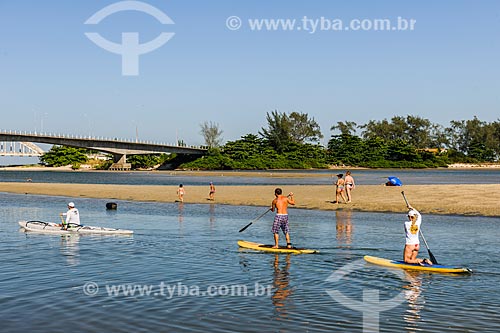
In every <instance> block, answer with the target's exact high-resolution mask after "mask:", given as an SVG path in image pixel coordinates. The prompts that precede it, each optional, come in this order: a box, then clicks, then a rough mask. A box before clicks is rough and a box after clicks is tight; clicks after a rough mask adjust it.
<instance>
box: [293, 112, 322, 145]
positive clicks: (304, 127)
mask: <svg viewBox="0 0 500 333" xmlns="http://www.w3.org/2000/svg"><path fill="white" fill-rule="evenodd" d="M288 120H289V122H290V131H291V133H290V136H291V139H292V141H293V142H295V143H305V142H307V141H309V142H318V141H319V140H320V139H322V138H323V134H321V129H320V127H319V125H318V123H317V122H316V120H314V118H311V119H309V115H308V114H307V113H298V112H292V113H290V115H289V116H288Z"/></svg>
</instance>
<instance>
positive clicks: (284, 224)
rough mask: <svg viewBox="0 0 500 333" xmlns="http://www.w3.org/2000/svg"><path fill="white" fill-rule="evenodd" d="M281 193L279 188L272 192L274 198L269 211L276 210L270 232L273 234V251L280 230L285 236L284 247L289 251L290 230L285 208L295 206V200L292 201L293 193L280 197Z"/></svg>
mask: <svg viewBox="0 0 500 333" xmlns="http://www.w3.org/2000/svg"><path fill="white" fill-rule="evenodd" d="M282 193H283V191H282V190H281V189H280V188H277V189H275V190H274V195H275V196H276V198H275V199H274V200H273V202H272V204H271V211H273V212H274V209H276V215H275V217H274V222H273V227H272V229H271V231H272V232H273V234H274V246H273V249H277V248H278V247H279V246H278V240H279V231H280V228H281V230H282V231H283V233H284V234H285V238H286V247H287V248H289V249H291V248H292V243H291V242H290V233H289V232H290V229H289V227H288V212H287V207H288V204H290V205H295V200H294V199H293V193H292V192H290V193H289V194H288V196H286V197H285V196H284V195H282Z"/></svg>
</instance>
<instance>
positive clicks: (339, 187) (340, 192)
mask: <svg viewBox="0 0 500 333" xmlns="http://www.w3.org/2000/svg"><path fill="white" fill-rule="evenodd" d="M342 177H344V175H343V174H341V173H339V174H338V175H337V181H336V182H335V203H336V204H338V203H339V201H340V197H342V199H343V200H344V203H347V199H346V197H345V194H344V187H345V181H344V179H343V178H342Z"/></svg>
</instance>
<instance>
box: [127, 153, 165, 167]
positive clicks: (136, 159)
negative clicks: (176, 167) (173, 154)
mask: <svg viewBox="0 0 500 333" xmlns="http://www.w3.org/2000/svg"><path fill="white" fill-rule="evenodd" d="M169 158H170V156H169V155H167V154H140V155H129V156H127V162H128V163H130V164H132V168H133V169H141V168H153V167H155V166H157V165H159V164H162V163H163V162H164V161H166V160H168V159H169Z"/></svg>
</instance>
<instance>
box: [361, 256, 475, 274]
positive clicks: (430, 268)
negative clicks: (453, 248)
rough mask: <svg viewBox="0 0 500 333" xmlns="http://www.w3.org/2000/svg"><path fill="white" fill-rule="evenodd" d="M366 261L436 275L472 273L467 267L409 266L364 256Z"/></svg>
mask: <svg viewBox="0 0 500 333" xmlns="http://www.w3.org/2000/svg"><path fill="white" fill-rule="evenodd" d="M364 259H365V261H367V262H369V263H371V264H375V265H380V266H386V267H396V268H402V269H415V270H419V271H427V272H435V273H472V271H471V270H470V269H469V268H466V267H456V266H446V265H427V264H424V265H423V266H422V265H419V264H407V263H405V262H404V261H399V260H389V259H384V258H378V257H372V256H364Z"/></svg>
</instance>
